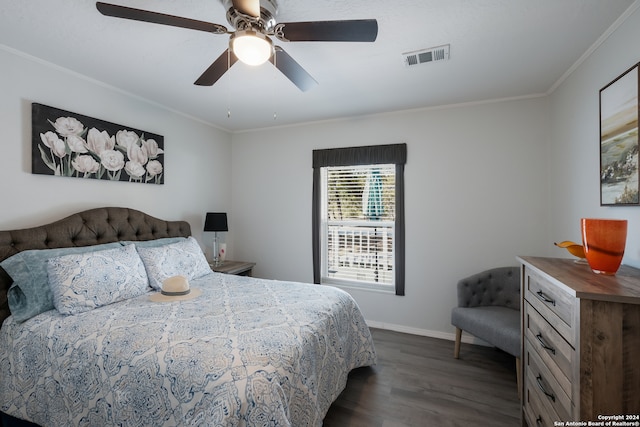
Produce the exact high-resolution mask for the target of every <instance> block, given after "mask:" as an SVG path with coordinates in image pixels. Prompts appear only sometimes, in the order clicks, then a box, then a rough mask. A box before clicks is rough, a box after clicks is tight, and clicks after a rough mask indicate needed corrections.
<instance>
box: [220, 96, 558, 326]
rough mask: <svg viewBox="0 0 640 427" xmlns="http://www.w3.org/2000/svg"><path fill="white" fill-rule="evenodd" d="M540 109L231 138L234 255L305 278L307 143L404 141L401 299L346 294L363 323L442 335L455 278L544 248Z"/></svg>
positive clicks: (520, 107)
mask: <svg viewBox="0 0 640 427" xmlns="http://www.w3.org/2000/svg"><path fill="white" fill-rule="evenodd" d="M547 112H548V101H547V98H534V99H523V100H513V101H508V102H496V103H487V104H482V105H475V106H460V107H456V108H446V109H433V110H421V111H409V112H399V113H394V114H387V115H380V116H376V117H366V118H360V119H349V120H342V121H333V122H327V123H317V124H308V125H304V126H298V127H289V128H281V129H274V130H262V131H259V132H249V133H241V134H235V135H234V136H233V167H232V174H233V175H232V177H233V178H232V183H233V184H232V185H233V202H232V206H233V208H232V210H233V220H234V224H233V228H234V242H233V245H235V246H236V248H235V249H236V254H237V255H238V256H239V257H241V258H242V259H245V260H251V261H255V262H257V265H256V268H255V270H254V272H255V274H256V275H257V276H260V277H267V278H274V279H283V280H294V281H303V282H310V281H312V280H313V277H312V262H311V188H312V169H311V158H312V150H313V149H318V148H332V147H345V146H354V145H368V144H391V143H400V142H406V143H407V151H408V160H407V165H406V168H405V190H406V197H405V205H406V254H407V259H406V296H404V297H398V296H395V295H389V294H385V293H379V292H367V291H362V290H348V291H349V292H350V293H351V294H352V295H353V296H354V297H355V298H356V300H357V302H358V304H359V305H360V307H361V308H362V310H363V312H364V315H365V317H366V319H367V321H369V322H370V323H371V324H373V325H377V326H383V327H388V328H391V329H396V330H403V331H407V332H416V333H423V334H429V335H434V336H446V337H449V336H451V334H452V327H451V324H450V311H451V307H453V306H454V305H455V303H456V291H455V285H456V282H457V281H458V279H460V278H462V277H464V276H466V275H468V274H472V273H475V272H478V271H481V270H483V269H485V268H490V267H495V266H502V265H517V263H516V259H515V257H516V255H521V254H540V253H543V252H544V251H545V250H546V249H547V248H548V247H549V242H548V241H547V240H546V239H545V236H546V235H547V233H546V229H547V217H546V215H547V204H546V203H547V188H548V178H547V176H548V174H547V170H546V167H547V166H546V165H547V158H548V140H549V132H548V126H547V124H548V121H549V118H548V115H547V114H548V113H547ZM230 227H231V225H230Z"/></svg>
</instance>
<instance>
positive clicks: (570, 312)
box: [524, 268, 577, 348]
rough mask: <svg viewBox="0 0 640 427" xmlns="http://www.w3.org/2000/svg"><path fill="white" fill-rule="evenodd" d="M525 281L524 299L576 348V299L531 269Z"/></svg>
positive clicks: (527, 270)
mask: <svg viewBox="0 0 640 427" xmlns="http://www.w3.org/2000/svg"><path fill="white" fill-rule="evenodd" d="M524 281H525V283H524V298H525V299H526V300H527V301H528V302H529V303H530V304H531V305H532V306H533V307H534V308H535V309H536V310H537V311H538V312H539V313H540V314H541V315H542V317H544V318H545V319H547V322H548V323H549V324H550V325H551V326H552V327H553V328H554V329H556V330H557V331H558V332H559V333H560V335H562V336H563V337H564V338H565V339H566V340H567V342H569V344H571V346H572V347H574V348H575V341H576V335H577V334H576V325H575V322H576V302H575V301H576V300H575V298H574V297H573V296H571V295H570V294H569V293H568V292H566V291H564V290H563V289H562V288H561V287H559V286H557V285H555V284H553V283H551V282H549V281H548V280H547V279H545V278H544V277H542V276H540V275H538V274H536V273H534V272H532V271H531V270H530V269H529V268H527V269H526V270H525V277H524Z"/></svg>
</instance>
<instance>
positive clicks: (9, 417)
mask: <svg viewBox="0 0 640 427" xmlns="http://www.w3.org/2000/svg"><path fill="white" fill-rule="evenodd" d="M190 234H191V232H190V227H189V224H188V223H187V222H184V221H163V220H160V219H157V218H154V217H151V216H149V215H147V214H144V213H142V212H139V211H136V210H133V209H128V208H114V207H108V208H98V209H92V210H88V211H83V212H79V213H77V214H74V215H71V216H69V217H67V218H64V219H62V220H59V221H56V222H54V223H51V224H48V225H44V226H39V227H34V228H29V229H22V230H15V231H0V266H2V268H0V322H2V326H1V327H0V411H2V413H3V417H4V418H3V420H5V422H7V421H8V422H21V420H26V421H28V422H31V423H34V424H36V425H40V426H61V425H73V426H96V425H100V426H108V425H123V426H171V425H179V426H182V425H189V426H191V425H193V426H196V425H197V426H225V427H229V426H266V425H274V426H275V425H277V426H296V427H298V426H320V425H322V419H323V418H324V416H325V414H326V412H327V410H328V409H329V407H330V406H331V403H332V402H333V401H334V400H335V399H336V398H337V397H338V395H339V394H340V392H341V391H342V390H343V389H344V387H345V385H346V381H347V376H348V373H349V372H350V371H351V370H352V369H354V368H357V367H362V366H370V365H373V364H375V363H376V354H375V348H374V345H373V342H372V338H371V334H370V332H369V329H368V327H367V325H366V323H365V321H364V319H363V316H362V314H361V312H360V310H359V309H358V306H357V304H356V303H355V301H354V300H353V299H352V298H351V297H350V296H349V294H347V293H346V292H344V291H341V290H339V289H336V288H333V287H328V286H319V285H311V284H303V283H293V282H285V281H275V280H265V279H259V278H252V277H245V276H233V275H225V274H221V273H215V272H212V271H211V270H210V269H208V264H207V265H206V266H207V268H206V269H205V268H204V267H203V266H202V262H204V263H205V264H206V259H204V255H203V254H202V251H201V249H199V246H194V245H197V243H195V244H194V242H195V239H193V237H190ZM194 247H197V250H194V249H193V248H194ZM198 252H199V253H198ZM176 254H177V255H176ZM29 256H31V257H35V258H36V259H35V260H34V259H33V258H29ZM16 259H19V262H18V261H14V260H16ZM43 260H44V262H45V265H44V267H43V266H41V265H40V264H38V268H40V270H38V271H39V274H40V276H38V278H37V279H36V278H35V277H36V274H35V273H34V271H36V269H35V268H32V269H31V270H29V271H28V275H27V276H26V277H27V279H25V276H21V274H22V273H21V271H22V270H19V268H17V267H16V265H18V266H21V265H23V264H28V263H32V264H33V263H42V262H43ZM185 260H186V261H185ZM141 265H142V267H141ZM96 266H102V267H100V268H97V267H96ZM42 268H44V269H45V271H46V279H43V278H42V277H41V276H42ZM5 269H8V270H10V271H11V273H12V274H11V275H10V274H8V273H7V271H5ZM180 269H184V270H185V271H180ZM205 270H206V271H205ZM16 271H18V272H16ZM25 271H26V270H25ZM176 271H178V272H179V273H180V274H181V275H183V276H185V277H187V278H188V283H189V285H190V287H191V288H192V289H193V290H197V291H198V293H199V296H197V297H196V298H191V299H184V300H179V301H173V302H157V300H153V297H152V295H155V294H157V290H158V286H160V287H161V286H162V279H163V276H162V274H164V275H165V276H167V275H173V274H176ZM25 274H26V273H25ZM14 276H15V277H14ZM13 278H16V283H13ZM145 279H146V280H147V281H144V280H145ZM27 280H31V281H32V282H30V284H29V285H28V286H27V285H24V284H25V283H27ZM43 280H46V281H47V283H46V284H43V283H41V282H42V281H43ZM34 283H35V285H34ZM141 283H145V284H146V286H144V287H143V285H141ZM18 285H20V286H18ZM12 286H13V289H12V290H10V288H11V287H12ZM16 288H19V292H18V291H16ZM70 289H71V290H72V291H73V292H70V291H69V290H70ZM107 291H108V292H107ZM16 292H17V293H16ZM49 293H51V294H52V295H48V294H49ZM43 294H47V295H46V298H45V297H42V295H43ZM16 295H18V296H19V297H17V296H16ZM70 295H71V296H70ZM29 298H31V300H39V299H40V301H36V302H37V304H35V305H36V306H38V308H37V309H35V310H34V309H33V308H32V307H29V304H26V303H24V301H26V300H29ZM9 300H11V302H12V304H11V306H12V307H11V310H10V307H9V306H10V304H9V302H8V301H9ZM43 301H44V302H43ZM14 308H15V309H14ZM25 310H26V312H28V313H27V314H24V311H25ZM29 310H31V311H29ZM34 313H35V314H34ZM21 425H22V424H21Z"/></svg>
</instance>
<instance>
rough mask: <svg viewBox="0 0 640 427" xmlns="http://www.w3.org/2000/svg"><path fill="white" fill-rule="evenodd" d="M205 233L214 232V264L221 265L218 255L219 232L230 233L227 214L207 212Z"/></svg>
mask: <svg viewBox="0 0 640 427" xmlns="http://www.w3.org/2000/svg"><path fill="white" fill-rule="evenodd" d="M204 231H213V232H214V235H213V236H214V237H213V264H214V265H220V256H219V255H218V232H219V231H229V227H228V225H227V213H226V212H207V216H206V218H205V220H204Z"/></svg>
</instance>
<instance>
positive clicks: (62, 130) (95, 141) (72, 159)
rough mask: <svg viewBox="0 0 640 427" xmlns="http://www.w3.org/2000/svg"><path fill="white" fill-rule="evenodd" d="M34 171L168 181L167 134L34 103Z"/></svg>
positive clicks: (32, 107) (111, 179) (154, 182)
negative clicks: (165, 163) (165, 152)
mask: <svg viewBox="0 0 640 427" xmlns="http://www.w3.org/2000/svg"><path fill="white" fill-rule="evenodd" d="M31 129H32V135H31V141H32V144H31V145H32V146H31V171H32V173H34V174H43V175H55V176H66V177H74V178H89V179H102V180H110V181H128V182H138V183H146V184H164V138H163V137H162V136H161V135H156V134H153V133H150V132H146V131H141V130H139V129H134V128H131V127H127V126H123V125H118V124H115V123H110V122H106V121H104V120H98V119H94V118H92V117H88V116H84V115H82V114H78V113H72V112H70V111H65V110H61V109H59V108H54V107H49V106H46V105H42V104H37V103H32V104H31Z"/></svg>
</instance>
